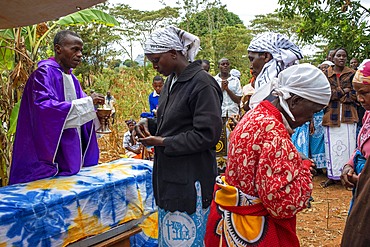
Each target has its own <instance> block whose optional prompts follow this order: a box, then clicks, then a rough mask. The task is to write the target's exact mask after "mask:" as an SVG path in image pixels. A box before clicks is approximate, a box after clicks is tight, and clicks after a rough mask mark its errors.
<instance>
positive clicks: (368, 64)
mask: <svg viewBox="0 0 370 247" xmlns="http://www.w3.org/2000/svg"><path fill="white" fill-rule="evenodd" d="M352 82H353V83H360V84H366V85H370V59H365V60H364V61H363V62H362V63H361V64H360V66H358V69H357V71H356V74H355V76H354V77H353V81H352Z"/></svg>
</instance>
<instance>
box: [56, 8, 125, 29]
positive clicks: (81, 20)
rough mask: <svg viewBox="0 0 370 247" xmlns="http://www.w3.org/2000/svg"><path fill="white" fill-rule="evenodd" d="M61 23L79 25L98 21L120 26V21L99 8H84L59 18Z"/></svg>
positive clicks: (58, 22)
mask: <svg viewBox="0 0 370 247" xmlns="http://www.w3.org/2000/svg"><path fill="white" fill-rule="evenodd" d="M56 23H57V24H59V25H78V24H89V23H97V24H102V25H105V26H109V27H113V26H119V22H118V21H117V20H116V19H115V18H114V17H113V16H111V15H109V14H107V13H105V12H103V11H101V10H97V9H84V10H81V11H78V12H76V13H73V14H70V15H67V16H66V17H63V18H61V19H59V20H58V21H57V22H56Z"/></svg>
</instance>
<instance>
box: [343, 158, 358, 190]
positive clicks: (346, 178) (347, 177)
mask: <svg viewBox="0 0 370 247" xmlns="http://www.w3.org/2000/svg"><path fill="white" fill-rule="evenodd" d="M340 180H341V181H342V184H343V185H344V187H346V188H353V187H355V186H356V184H357V181H358V176H357V175H356V174H355V171H354V170H353V167H352V166H350V165H349V164H346V165H345V166H344V167H343V170H342V174H341V175H340Z"/></svg>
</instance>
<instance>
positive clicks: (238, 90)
mask: <svg viewBox="0 0 370 247" xmlns="http://www.w3.org/2000/svg"><path fill="white" fill-rule="evenodd" d="M214 78H215V80H216V81H217V83H218V85H219V86H220V87H221V83H222V79H221V77H220V74H217V75H216V76H215V77H214ZM227 81H228V82H229V84H228V87H229V89H230V90H231V92H233V93H234V94H235V95H236V96H239V97H241V96H243V91H242V87H241V85H240V81H239V79H238V78H237V77H234V76H230V77H229V78H227ZM222 95H223V101H222V106H221V110H222V117H226V115H227V116H229V117H230V116H231V115H235V114H239V105H238V104H237V103H235V102H234V101H233V100H232V99H231V98H230V96H229V94H228V93H227V92H226V90H224V91H223V92H222ZM226 113H227V114H226Z"/></svg>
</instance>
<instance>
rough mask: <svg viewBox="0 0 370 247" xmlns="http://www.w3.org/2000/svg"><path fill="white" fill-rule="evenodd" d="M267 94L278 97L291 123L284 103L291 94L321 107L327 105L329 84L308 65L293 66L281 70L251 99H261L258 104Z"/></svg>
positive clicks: (291, 116)
mask: <svg viewBox="0 0 370 247" xmlns="http://www.w3.org/2000/svg"><path fill="white" fill-rule="evenodd" d="M262 89H263V90H262ZM266 92H267V93H266ZM269 92H272V95H274V96H277V97H279V100H280V105H281V107H282V108H283V109H284V111H285V112H286V113H287V114H288V115H289V117H290V118H291V119H292V120H293V121H295V119H294V116H293V114H292V113H291V112H290V110H289V106H288V103H287V102H286V100H287V99H289V98H290V97H291V96H292V95H291V94H295V95H298V96H300V97H302V98H304V99H307V100H309V101H312V102H314V103H318V104H321V105H327V104H328V103H329V100H330V96H331V89H330V84H329V81H328V79H327V78H326V76H325V74H324V73H323V72H322V71H321V70H320V69H318V68H316V67H315V66H313V65H311V64H308V63H305V64H299V65H294V66H291V67H289V68H287V69H286V70H283V71H282V72H281V73H280V74H279V75H278V78H274V79H272V80H271V81H270V83H269V84H266V85H264V86H263V88H261V90H259V91H258V92H257V93H255V94H254V95H253V96H252V97H255V96H257V97H261V100H258V102H260V101H262V100H263V99H264V98H266V97H267V96H268V95H269ZM263 93H264V94H263ZM251 101H252V99H251Z"/></svg>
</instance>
